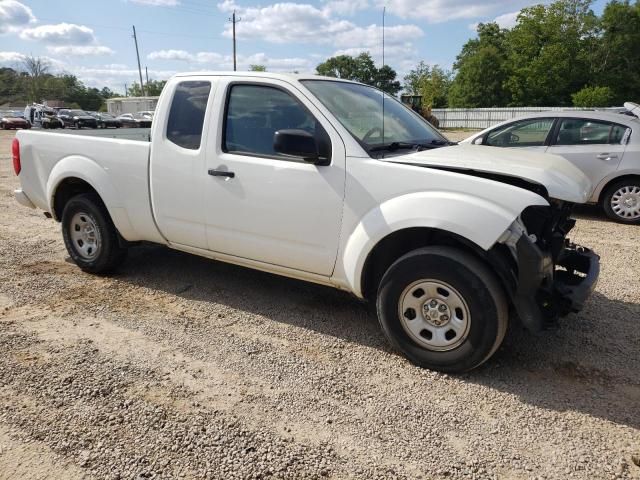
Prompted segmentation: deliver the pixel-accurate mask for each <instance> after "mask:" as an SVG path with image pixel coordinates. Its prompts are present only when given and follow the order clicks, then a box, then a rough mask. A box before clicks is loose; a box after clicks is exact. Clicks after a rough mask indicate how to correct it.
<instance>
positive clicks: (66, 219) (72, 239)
mask: <svg viewBox="0 0 640 480" xmlns="http://www.w3.org/2000/svg"><path fill="white" fill-rule="evenodd" d="M62 236H63V238H64V244H65V246H66V247H67V251H68V252H69V256H71V259H72V260H73V261H74V262H75V263H76V265H78V266H79V267H80V268H81V269H82V270H84V271H85V272H89V273H107V272H109V271H111V270H113V269H114V268H116V267H117V266H118V265H120V264H121V263H122V261H123V260H124V259H125V257H126V254H127V249H126V248H123V247H121V246H120V243H119V241H118V232H117V230H116V227H115V226H114V224H113V222H112V221H111V217H110V216H109V212H108V211H107V209H106V207H105V206H104V204H103V203H102V201H101V200H100V197H98V196H97V195H96V194H94V193H84V194H81V195H77V196H75V197H73V198H72V199H71V200H69V201H68V202H67V204H66V205H65V207H64V210H63V212H62Z"/></svg>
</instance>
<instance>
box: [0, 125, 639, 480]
mask: <svg viewBox="0 0 640 480" xmlns="http://www.w3.org/2000/svg"><path fill="white" fill-rule="evenodd" d="M467 134H468V132H466V133H465V136H466V135H467ZM447 135H448V136H449V137H450V138H452V139H453V138H456V137H455V135H452V134H451V133H450V132H447ZM12 136H13V134H12V133H9V132H0V479H17V478H19V479H45V478H60V479H62V478H65V479H66V478H69V479H76V478H78V479H80V478H99V479H102V478H110V479H111V478H112V479H120V478H121V479H144V478H223V479H228V478H270V477H274V478H305V479H306V478H362V479H373V478H381V479H382V478H385V479H386V478H411V479H413V478H422V479H448V478H475V479H485V478H498V479H529V478H539V479H567V478H571V479H585V480H586V479H589V480H591V479H611V478H625V479H640V467H639V466H638V465H637V464H638V463H640V458H638V457H640V375H639V372H640V249H639V248H638V245H639V240H640V227H633V226H622V225H617V224H614V223H611V222H609V221H607V220H606V219H604V218H603V216H602V215H601V214H600V213H599V212H598V210H597V209H595V208H582V209H580V211H579V212H578V218H579V220H578V223H577V226H576V229H575V230H574V232H573V233H572V235H571V236H572V237H573V239H574V240H575V241H577V242H579V243H582V244H584V245H586V246H589V247H592V248H593V249H595V250H596V251H597V252H598V253H599V254H600V255H601V256H602V273H601V280H600V282H599V284H598V287H597V291H596V292H595V294H594V295H593V296H592V298H591V299H590V301H589V302H588V304H587V305H586V307H585V309H584V311H583V312H582V313H580V314H579V315H571V316H569V317H568V318H566V319H565V320H564V321H563V322H562V324H561V326H560V328H559V329H558V330H556V331H553V332H547V333H544V334H542V335H539V336H535V337H534V336H532V335H530V334H528V333H527V332H524V331H523V330H522V329H521V328H520V327H518V326H517V325H515V324H513V325H512V326H511V327H510V331H509V333H508V335H507V338H506V341H505V343H504V344H503V346H502V348H501V349H500V350H499V351H498V353H497V354H496V355H495V357H494V358H493V359H492V360H490V361H489V362H488V363H487V364H486V365H485V366H483V367H482V368H480V369H478V370H477V371H474V372H472V373H469V374H465V375H461V376H448V375H442V374H438V373H434V372H430V371H425V370H421V369H418V368H416V367H414V366H413V365H411V364H409V363H408V362H407V361H405V360H404V359H403V358H402V357H400V356H398V355H396V354H395V353H394V352H392V351H391V350H390V349H389V348H388V346H387V344H386V343H385V341H384V339H383V337H382V334H381V333H380V331H379V329H378V325H377V323H376V321H375V319H374V318H373V317H371V316H370V315H369V314H368V313H367V309H366V308H365V306H363V305H362V304H361V303H359V302H358V301H356V300H355V299H353V298H352V297H350V296H349V295H347V294H345V293H342V292H338V291H334V290H332V289H329V288H325V287H320V286H316V285H311V284H305V283H301V282H297V281H294V280H289V279H285V278H280V277H277V276H273V275H269V274H265V273H260V272H255V271H252V270H248V269H244V268H240V267H235V266H231V265H225V264H222V263H217V262H214V261H210V260H206V259H203V258H199V257H195V256H191V255H188V254H185V253H180V252H175V251H171V250H169V249H167V248H163V247H159V246H144V247H140V248H136V249H133V250H132V251H131V252H130V256H129V259H128V260H127V262H126V263H125V264H124V265H123V266H122V267H121V268H120V270H119V271H118V272H117V273H116V274H114V275H112V276H109V277H97V276H91V275H88V274H85V273H82V272H81V271H80V270H79V269H78V268H76V267H75V266H74V265H73V264H72V263H70V260H69V259H68V255H67V253H66V251H65V249H64V245H63V242H62V237H61V234H60V229H59V225H58V224H57V223H55V222H53V221H52V220H47V219H45V217H44V216H43V215H42V212H39V211H35V210H30V209H28V208H24V207H22V206H20V205H18V204H17V203H16V202H15V201H14V199H13V189H14V188H17V186H18V182H17V180H16V177H15V176H14V174H13V170H12V168H11V161H10V155H9V151H10V140H11V138H12ZM463 138H464V137H463ZM456 139H457V138H456Z"/></svg>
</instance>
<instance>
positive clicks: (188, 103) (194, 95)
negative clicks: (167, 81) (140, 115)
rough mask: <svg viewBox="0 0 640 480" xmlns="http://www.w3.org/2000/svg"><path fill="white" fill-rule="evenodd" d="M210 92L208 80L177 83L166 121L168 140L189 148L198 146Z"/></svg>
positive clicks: (197, 147) (194, 148)
mask: <svg viewBox="0 0 640 480" xmlns="http://www.w3.org/2000/svg"><path fill="white" fill-rule="evenodd" d="M210 92H211V83H210V82H198V81H189V82H180V83H179V84H178V86H177V87H176V90H175V93H174V94H173V101H172V102H171V109H170V110H169V120H168V121H167V139H168V140H169V141H170V142H172V143H175V144H176V145H178V146H180V147H182V148H188V149H189V150H197V149H199V148H200V141H201V140H202V127H203V125H204V114H205V112H206V111H207V102H208V100H209V93H210Z"/></svg>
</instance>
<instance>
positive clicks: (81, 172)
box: [46, 155, 134, 238]
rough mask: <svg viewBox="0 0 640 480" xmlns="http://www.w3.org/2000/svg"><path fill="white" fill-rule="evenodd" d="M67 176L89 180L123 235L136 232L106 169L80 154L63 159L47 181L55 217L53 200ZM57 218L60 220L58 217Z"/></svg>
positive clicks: (50, 208) (50, 204)
mask: <svg viewBox="0 0 640 480" xmlns="http://www.w3.org/2000/svg"><path fill="white" fill-rule="evenodd" d="M67 178H78V179H80V180H83V181H85V182H87V183H88V184H89V185H91V187H92V188H93V189H94V190H95V191H96V192H98V195H99V196H100V198H101V199H102V201H103V202H104V204H105V206H106V207H107V211H108V212H109V215H110V216H111V219H112V220H113V223H114V225H115V226H116V228H117V229H118V231H119V232H120V233H121V234H122V236H123V237H125V238H127V237H129V235H130V234H131V233H132V232H134V230H133V228H132V226H131V222H130V221H129V217H128V215H127V213H126V210H125V208H124V205H123V204H122V202H121V200H120V198H119V196H118V194H117V192H116V189H115V187H114V185H113V183H112V181H111V179H110V177H109V175H108V173H107V171H105V169H103V168H102V167H101V166H100V165H99V164H98V163H96V162H95V161H93V160H91V159H90V158H87V157H83V156H80V155H70V156H68V157H65V158H63V159H61V160H60V161H59V162H57V163H56V165H55V166H54V167H53V169H52V170H51V173H50V175H49V179H48V181H47V187H46V188H47V192H46V193H47V201H48V203H49V212H51V214H52V215H53V216H54V218H55V209H54V208H53V207H54V205H53V202H54V198H55V193H56V190H57V189H58V187H59V186H60V184H61V183H62V182H63V181H64V180H65V179H67ZM56 220H58V221H59V220H60V219H59V218H56Z"/></svg>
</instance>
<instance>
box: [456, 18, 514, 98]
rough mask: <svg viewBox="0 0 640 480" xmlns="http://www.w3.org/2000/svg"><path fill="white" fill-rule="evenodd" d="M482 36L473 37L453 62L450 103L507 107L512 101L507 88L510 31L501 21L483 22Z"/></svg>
mask: <svg viewBox="0 0 640 480" xmlns="http://www.w3.org/2000/svg"><path fill="white" fill-rule="evenodd" d="M477 32H478V38H475V39H472V40H469V41H468V42H467V43H466V44H465V45H464V46H463V47H462V51H461V52H460V54H459V55H458V56H457V58H456V62H455V63H454V65H453V68H454V72H455V74H456V75H455V78H454V79H453V81H452V82H451V85H450V87H449V89H448V104H449V106H450V107H466V108H478V107H504V106H506V105H508V104H509V103H510V101H511V96H510V94H509V92H508V91H507V90H506V89H505V82H506V80H507V78H508V73H509V65H508V63H507V56H508V49H507V34H508V31H507V30H505V29H502V28H500V27H499V26H498V24H497V23H481V24H480V25H478V28H477Z"/></svg>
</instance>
